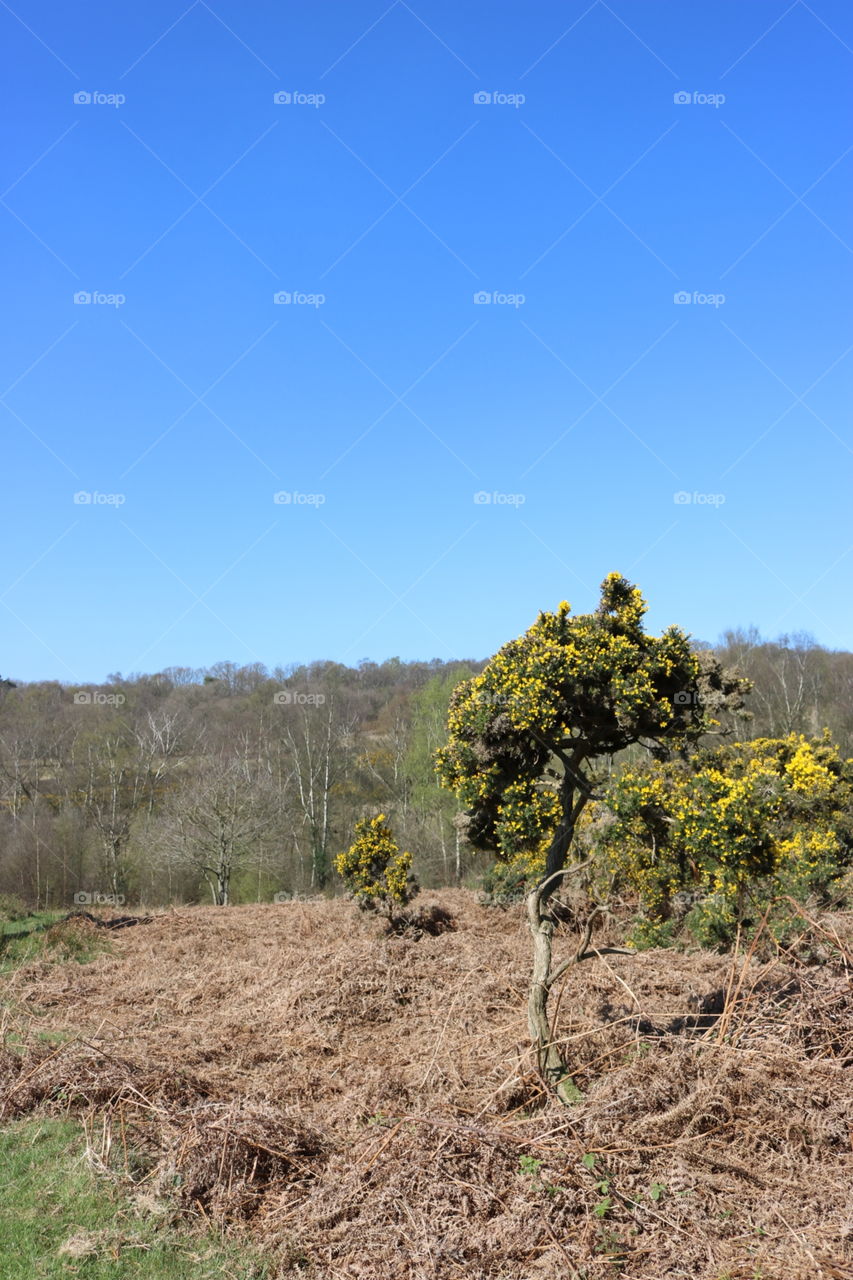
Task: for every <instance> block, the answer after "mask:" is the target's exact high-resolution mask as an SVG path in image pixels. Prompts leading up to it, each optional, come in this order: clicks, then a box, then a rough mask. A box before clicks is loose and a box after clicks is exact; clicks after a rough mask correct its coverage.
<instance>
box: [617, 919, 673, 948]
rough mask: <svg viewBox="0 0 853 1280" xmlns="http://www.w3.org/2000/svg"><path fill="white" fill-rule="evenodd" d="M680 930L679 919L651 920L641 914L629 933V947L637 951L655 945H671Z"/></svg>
mask: <svg viewBox="0 0 853 1280" xmlns="http://www.w3.org/2000/svg"><path fill="white" fill-rule="evenodd" d="M678 931H679V922H678V921H677V920H650V919H648V917H646V916H641V917H640V919H639V920H637V922H636V923H635V925H634V927H633V929H632V930H631V932H630V933H629V934H628V937H627V942H628V946H629V947H633V948H634V950H635V951H650V950H651V949H652V948H653V947H671V946H672V945H673V944H674V942H675V938H676V935H677V933H678Z"/></svg>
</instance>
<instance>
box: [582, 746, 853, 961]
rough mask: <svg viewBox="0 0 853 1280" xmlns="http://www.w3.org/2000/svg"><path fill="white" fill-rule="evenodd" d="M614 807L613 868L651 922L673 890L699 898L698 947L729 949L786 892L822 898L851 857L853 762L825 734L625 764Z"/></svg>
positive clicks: (608, 837) (607, 851) (606, 845)
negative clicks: (740, 931) (700, 944)
mask: <svg viewBox="0 0 853 1280" xmlns="http://www.w3.org/2000/svg"><path fill="white" fill-rule="evenodd" d="M607 800H608V804H609V806H610V807H611V809H612V810H613V813H614V814H615V816H616V821H615V823H613V824H612V825H611V826H609V827H608V828H607V829H606V832H605V835H604V838H603V840H602V842H601V847H602V850H603V852H604V855H605V857H606V858H608V859H609V862H610V865H611V866H612V868H613V869H614V870H615V871H617V872H618V873H619V874H620V875H621V876H622V877H624V879H625V880H626V881H627V882H628V883H629V884H630V885H631V886H632V887H633V888H634V889H635V890H636V891H637V892H638V893H639V895H640V899H641V902H642V905H643V908H644V911H645V913H646V915H647V916H648V917H649V918H651V919H652V920H657V921H665V920H667V919H668V918H669V917H670V916H671V914H672V910H673V899H674V898H675V895H676V894H679V893H680V894H684V893H690V894H692V895H694V896H695V899H696V900H697V905H696V906H695V907H694V909H693V910H692V911H691V912H690V915H689V916H688V925H689V926H690V927H691V929H692V931H693V932H694V934H695V935H696V936H697V938H698V939H699V940H700V941H702V942H709V941H710V942H714V943H715V944H717V945H726V944H727V943H728V942H730V941H731V939H732V937H733V936H734V934H735V932H736V930H737V927H738V925H739V924H740V925H744V926H745V927H747V928H748V927H749V926H750V925H751V924H752V923H757V920H758V919H759V918H760V917H762V916H763V915H764V912H765V910H766V909H767V908H768V906H770V907H771V910H774V905H773V904H779V903H782V902H783V901H784V899H785V898H786V897H787V896H790V897H793V898H794V899H796V900H799V901H804V900H806V899H808V898H810V897H811V898H815V899H817V900H825V899H826V898H827V897H828V896H830V895H831V891H832V886H833V884H834V883H835V882H836V881H837V880H838V878H839V876H840V875H841V874H842V873H843V871H844V869H845V867H847V866H849V865H850V862H851V859H853V761H843V760H842V759H841V758H840V756H839V753H838V749H837V747H836V746H835V745H834V744H833V743H832V742H831V740H830V738H829V736H828V734H824V736H823V737H822V738H815V739H806V738H805V737H803V736H802V735H801V734H793V733H792V734H789V735H788V736H787V737H785V738H756V739H754V740H753V741H752V742H738V743H733V744H730V745H725V746H719V747H716V748H714V749H712V750H702V751H699V752H697V753H696V754H695V755H694V756H693V757H691V758H690V759H688V760H674V761H669V762H667V763H654V762H651V763H649V764H648V765H646V766H641V767H633V768H626V769H625V770H624V771H623V772H622V773H621V774H620V776H619V777H618V779H617V780H616V781H615V783H614V784H613V786H612V787H611V789H610V793H609V795H608V797H607ZM776 915H778V916H779V918H780V919H782V918H783V916H784V912H778V911H777V912H776Z"/></svg>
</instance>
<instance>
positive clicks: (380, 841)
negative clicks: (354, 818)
mask: <svg viewBox="0 0 853 1280" xmlns="http://www.w3.org/2000/svg"><path fill="white" fill-rule="evenodd" d="M335 869H336V870H337V872H338V874H339V875H340V876H341V877H342V878H343V880H344V883H345V884H346V886H347V889H348V890H349V892H350V893H351V894H352V896H353V897H354V898H355V900H356V902H358V904H359V906H361V907H364V908H366V909H369V910H379V911H382V912H383V913H384V914H385V915H387V916H389V917H390V916H391V915H392V914H393V912H394V909H395V908H396V907H402V906H405V905H406V903H407V902H410V901H411V900H412V898H413V897H414V896H415V894H416V893H417V892H418V889H417V884H416V882H415V880H414V878H413V877H412V875H411V870H412V855H411V854H410V853H401V852H400V849H399V846H398V844H397V842H396V840H395V839H394V835H393V832H392V831H391V828H390V827H389V826H388V825H387V824H386V822H385V814H384V813H380V814H378V815H377V817H375V818H362V819H361V821H360V822H357V823H356V826H355V840H354V841H353V843H352V844H351V845H350V847H349V849H347V850H346V851H345V852H344V853H340V854H338V856H337V858H336V859H335Z"/></svg>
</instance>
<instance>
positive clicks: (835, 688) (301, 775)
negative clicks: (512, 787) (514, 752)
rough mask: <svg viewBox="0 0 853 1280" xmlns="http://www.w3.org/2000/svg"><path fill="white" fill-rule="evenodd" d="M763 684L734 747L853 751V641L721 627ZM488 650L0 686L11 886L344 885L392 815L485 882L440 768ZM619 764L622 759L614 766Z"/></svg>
mask: <svg viewBox="0 0 853 1280" xmlns="http://www.w3.org/2000/svg"><path fill="white" fill-rule="evenodd" d="M695 647H696V648H699V649H703V650H709V649H713V652H714V654H715V656H716V657H717V658H718V659H719V661H720V662H721V663H722V664H723V665H724V666H725V667H727V668H734V669H736V670H737V671H738V672H739V673H740V674H741V675H743V676H746V677H747V678H748V679H749V680H750V681H751V682H752V690H751V692H750V694H749V695H748V697H747V700H746V708H745V710H744V711H742V712H737V713H728V714H727V715H726V716H724V720H725V723H724V724H723V725H722V726H721V728H723V729H724V730H725V731H726V733H727V734H728V736H729V740H733V741H749V740H753V739H756V738H765V737H766V738H779V737H783V736H785V735H788V734H791V733H794V734H803V735H806V736H811V737H818V736H820V735H821V734H822V733H823V732H824V730H829V734H830V735H831V738H832V739H833V740H834V742H835V743H836V744H837V746H838V748H839V751H840V753H841V756H842V757H843V758H848V757H850V756H851V755H853V653H849V652H846V651H831V650H827V649H825V648H822V647H820V646H819V645H817V644H815V643H814V642H813V641H812V640H810V638H809V637H807V636H803V635H797V636H791V637H788V636H784V637H781V638H779V639H777V640H775V641H767V640H763V639H762V638H761V637H760V636H759V635H758V634H757V633H756V632H755V631H754V630H748V631H731V632H727V633H726V634H725V635H724V636H723V638H722V640H721V642H720V643H719V644H717V645H715V646H710V645H706V644H697V645H696V646H695ZM484 665H485V663H484V662H482V661H477V660H471V661H467V662H441V661H438V660H434V661H431V662H403V661H400V660H399V659H396V658H393V659H390V660H388V661H386V662H382V663H375V662H370V661H363V662H361V663H359V664H358V665H356V666H353V667H348V666H343V665H341V664H338V663H334V662H315V663H311V664H308V665H299V666H295V665H294V666H290V667H286V668H276V669H275V670H273V671H269V670H267V669H266V668H265V667H263V666H262V665H260V664H251V665H248V666H237V665H236V664H234V663H232V662H221V663H218V664H216V665H215V666H213V667H210V668H206V669H191V668H185V667H175V668H169V669H167V670H164V671H161V672H158V673H156V674H152V675H143V674H133V675H128V676H122V675H121V674H119V673H116V674H114V675H112V676H110V677H109V679H108V680H107V681H106V682H105V683H104V684H101V685H85V686H80V685H65V684H61V683H58V682H55V681H39V682H34V683H21V682H14V681H13V680H9V679H7V680H4V681H2V682H0V894H9V895H15V896H16V897H18V898H21V899H22V900H23V901H24V902H25V903H26V904H27V905H29V906H31V907H36V908H39V909H44V908H48V909H49V908H53V907H62V906H66V905H71V904H73V903H74V902H75V901H76V902H78V903H82V902H85V901H87V900H89V901H94V902H97V900H98V896H99V895H114V897H115V900H116V901H119V900H120V901H124V902H127V903H150V904H162V903H167V902H180V901H183V902H193V901H211V900H212V901H214V902H215V901H217V898H219V900H221V898H222V892H221V888H222V886H221V883H218V882H217V877H216V876H215V875H212V872H211V868H212V867H213V866H216V867H219V868H222V867H225V868H226V870H227V874H228V883H227V895H228V900H229V901H269V900H270V899H273V898H274V897H275V896H276V895H279V896H280V897H281V896H291V895H298V894H309V893H319V892H334V891H338V890H339V888H340V884H339V881H338V877H337V876H336V874H335V872H334V869H333V863H334V859H335V857H336V856H337V855H338V854H339V853H340V852H341V850H342V849H344V848H346V847H347V845H348V844H349V842H350V841H351V840H352V838H353V831H354V829H355V825H356V823H357V822H358V821H359V820H360V819H362V818H364V817H366V816H373V815H375V814H378V813H380V812H381V813H383V814H384V815H386V816H387V817H388V820H389V821H390V822H391V823H392V824H393V829H394V833H395V836H396V838H397V840H398V842H399V845H400V847H401V848H405V849H407V850H410V851H411V852H412V854H413V856H414V868H415V871H416V874H417V876H418V878H419V880H420V882H421V883H422V884H423V885H425V886H435V885H446V884H451V883H468V884H471V885H476V884H478V883H479V881H480V877H481V876H482V875H483V873H484V872H486V871H487V870H488V868H489V864H490V861H491V859H490V857H489V855H488V854H487V853H484V852H482V851H476V850H475V849H474V848H473V847H472V846H471V845H470V844H469V843H468V841H467V840H466V821H465V817H464V814H463V813H462V812H461V809H460V806H459V803H458V801H457V800H456V799H455V797H454V795H453V794H452V792H451V791H448V790H446V789H443V788H442V787H441V786H440V784H439V782H438V780H437V778H436V774H435V770H434V755H435V752H436V750H437V749H438V748H439V747H441V746H442V745H443V744H444V742H445V740H446V722H447V711H448V704H449V701H450V696H451V693H452V692H453V690H454V688H456V686H457V685H458V684H459V683H460V681H462V680H464V679H466V678H468V677H470V676H472V675H474V674H476V673H478V672H480V671H481V670H482V669H483V667H484ZM612 763H613V765H614V767H615V768H616V769H617V770H618V768H619V761H618V760H617V761H614V762H612Z"/></svg>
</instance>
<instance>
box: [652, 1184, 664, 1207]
mask: <svg viewBox="0 0 853 1280" xmlns="http://www.w3.org/2000/svg"><path fill="white" fill-rule="evenodd" d="M665 1191H666V1183H665V1182H653V1183H652V1185H651V1186H650V1187H649V1199H650V1200H654V1202H655V1204H657V1202H658V1200H660V1198H661V1196H662V1195H663V1194H664V1192H665Z"/></svg>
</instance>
